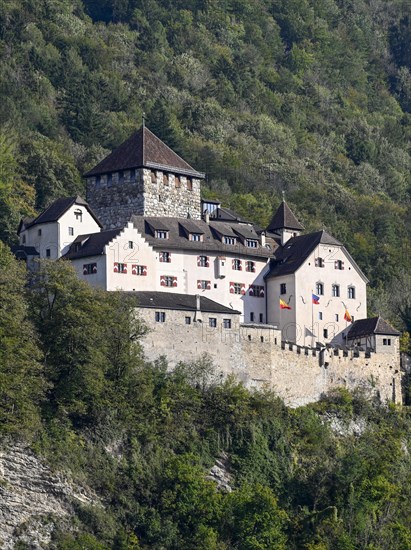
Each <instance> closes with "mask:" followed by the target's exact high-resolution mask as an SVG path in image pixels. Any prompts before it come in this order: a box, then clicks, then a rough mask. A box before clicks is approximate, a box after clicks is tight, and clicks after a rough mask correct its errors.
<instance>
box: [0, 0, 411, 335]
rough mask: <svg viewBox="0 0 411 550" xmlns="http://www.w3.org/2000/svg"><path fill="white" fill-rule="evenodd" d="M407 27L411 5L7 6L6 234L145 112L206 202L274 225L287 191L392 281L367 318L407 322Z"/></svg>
mask: <svg viewBox="0 0 411 550" xmlns="http://www.w3.org/2000/svg"><path fill="white" fill-rule="evenodd" d="M410 21H411V4H410V2H409V1H408V0H276V1H275V2H272V1H270V2H269V1H267V0H224V1H223V0H195V1H192V2H168V1H166V0H143V1H137V0H110V1H108V0H104V1H96V0H47V1H46V0H24V1H21V2H16V0H4V1H3V2H2V4H1V8H0V69H1V70H0V90H1V95H2V101H1V102H0V122H1V125H2V128H3V135H2V137H1V138H0V168H1V170H0V196H1V197H2V199H3V201H2V206H1V208H0V227H1V232H0V237H1V238H3V239H6V240H7V241H8V242H11V241H12V239H13V238H14V237H13V231H14V228H15V227H16V223H17V220H18V217H19V215H21V214H24V213H27V212H30V211H31V210H32V209H33V207H35V208H37V209H41V208H43V207H44V206H45V205H46V204H47V203H48V202H49V201H51V200H52V199H54V198H56V197H57V196H61V195H69V194H73V193H77V192H79V193H83V194H84V183H83V182H82V179H81V174H82V172H84V170H85V169H87V168H89V167H91V166H92V165H93V163H95V162H96V161H97V160H99V159H100V158H101V157H102V156H104V155H105V154H107V152H108V151H110V150H111V149H112V148H113V147H115V146H116V145H118V144H119V143H120V142H121V141H122V140H123V139H124V138H126V137H127V136H128V135H129V134H130V133H131V132H132V131H133V130H134V129H135V128H136V127H138V126H139V125H140V121H141V117H142V113H143V112H145V113H146V115H147V121H148V124H149V126H150V127H151V128H152V130H153V131H154V132H156V133H158V135H159V136H160V137H162V138H163V139H164V140H166V141H167V143H168V144H169V145H171V146H172V147H174V148H175V149H176V150H177V151H178V152H180V153H181V154H182V155H183V156H184V157H185V158H187V160H188V161H189V162H191V163H192V164H193V165H194V166H195V167H196V168H197V169H200V170H204V171H205V172H206V173H207V174H208V179H207V186H206V187H205V189H204V193H205V194H206V195H211V196H214V197H219V198H221V199H223V200H224V201H225V203H227V204H228V205H230V206H232V207H233V208H235V209H237V210H238V211H239V212H240V213H241V214H243V215H246V216H247V217H250V218H252V219H254V220H255V221H257V222H259V223H261V224H262V225H264V224H266V223H267V222H268V220H269V218H270V215H271V214H272V211H273V208H275V207H276V206H277V205H278V202H279V198H280V194H281V193H280V192H281V190H283V189H284V190H286V192H287V198H288V200H289V201H290V202H291V204H292V206H293V207H294V208H295V210H296V212H297V214H298V216H299V217H300V219H301V220H302V221H303V222H304V224H305V226H306V228H307V229H308V230H310V229H315V228H319V227H322V226H326V227H327V228H328V229H329V230H330V231H331V232H332V233H333V234H334V235H335V236H336V237H337V238H339V239H341V240H342V241H343V242H344V243H346V244H347V246H348V248H349V250H350V252H351V253H352V254H353V256H354V257H355V258H356V259H357V261H358V262H359V264H360V266H361V267H362V268H363V269H364V271H365V273H366V274H367V276H368V277H369V279H370V281H371V286H372V287H373V288H375V289H377V291H378V292H375V293H373V292H371V294H370V296H371V303H370V312H371V313H375V312H376V311H380V312H381V313H383V314H384V315H386V316H387V317H388V318H391V319H392V320H395V316H396V315H397V314H398V310H397V308H396V307H392V296H393V294H395V296H398V297H399V299H400V300H403V298H404V297H408V298H409V294H408V292H409V288H410V283H409V281H407V284H406V285H405V287H404V286H401V289H400V290H399V287H400V285H398V284H396V282H397V280H398V278H399V277H401V276H404V275H403V274H404V273H408V270H409V268H410V261H411V260H410V257H411V254H410V253H409V252H410V238H409V234H410V223H411V222H410V217H409V214H408V212H409V206H410V183H411V180H410V178H411V175H410V174H411V160H410V135H411V74H410V70H411V61H410V60H411V52H410V44H411V30H410V29H411V27H410ZM390 284H391V286H392V288H389V287H390ZM382 287H385V288H386V291H385V294H384V292H383V290H382ZM400 320H401V321H402V322H403V324H404V325H408V328H409V325H410V324H411V320H410V315H409V308H408V313H406V314H405V316H404V315H403V314H401V315H400Z"/></svg>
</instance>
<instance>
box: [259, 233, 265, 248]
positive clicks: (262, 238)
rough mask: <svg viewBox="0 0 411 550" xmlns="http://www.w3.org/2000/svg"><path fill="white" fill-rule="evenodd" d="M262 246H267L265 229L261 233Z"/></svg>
mask: <svg viewBox="0 0 411 550" xmlns="http://www.w3.org/2000/svg"><path fill="white" fill-rule="evenodd" d="M260 236H261V246H262V247H265V233H264V231H263V232H262V233H261V235H260Z"/></svg>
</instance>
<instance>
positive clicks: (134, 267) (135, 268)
mask: <svg viewBox="0 0 411 550" xmlns="http://www.w3.org/2000/svg"><path fill="white" fill-rule="evenodd" d="M131 274H132V275H137V266H136V265H132V266H131Z"/></svg>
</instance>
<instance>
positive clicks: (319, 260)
mask: <svg viewBox="0 0 411 550" xmlns="http://www.w3.org/2000/svg"><path fill="white" fill-rule="evenodd" d="M315 267H324V260H323V259H322V258H315Z"/></svg>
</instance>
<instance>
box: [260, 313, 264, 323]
mask: <svg viewBox="0 0 411 550" xmlns="http://www.w3.org/2000/svg"><path fill="white" fill-rule="evenodd" d="M263 321H264V316H263V314H262V313H260V323H262V322H263Z"/></svg>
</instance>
